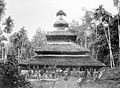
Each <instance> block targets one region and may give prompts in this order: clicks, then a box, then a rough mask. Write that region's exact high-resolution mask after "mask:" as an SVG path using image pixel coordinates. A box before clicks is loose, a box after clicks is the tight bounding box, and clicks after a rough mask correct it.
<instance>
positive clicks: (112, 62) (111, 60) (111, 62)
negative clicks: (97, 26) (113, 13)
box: [104, 26, 115, 68]
mask: <svg viewBox="0 0 120 88" xmlns="http://www.w3.org/2000/svg"><path fill="white" fill-rule="evenodd" d="M104 32H105V37H106V39H107V43H108V47H109V51H110V64H111V68H112V67H114V66H115V64H114V58H113V54H112V50H111V39H110V31H109V26H108V37H109V39H108V37H107V33H106V30H105V27H104Z"/></svg>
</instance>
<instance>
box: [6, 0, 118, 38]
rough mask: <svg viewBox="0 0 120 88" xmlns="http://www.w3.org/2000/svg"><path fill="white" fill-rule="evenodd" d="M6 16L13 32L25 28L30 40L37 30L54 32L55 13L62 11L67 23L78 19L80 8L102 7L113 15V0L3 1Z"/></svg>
mask: <svg viewBox="0 0 120 88" xmlns="http://www.w3.org/2000/svg"><path fill="white" fill-rule="evenodd" d="M5 1H6V15H7V16H11V17H12V18H13V19H14V22H15V28H14V30H18V29H20V28H21V27H23V26H25V28H26V29H27V31H28V36H29V38H30V39H31V38H32V36H33V35H34V33H35V31H36V29H37V28H39V27H40V28H41V29H42V30H44V31H52V30H54V27H53V23H54V22H55V21H56V20H57V18H56V12H58V11H59V10H63V11H64V12H66V14H67V17H66V18H67V21H68V22H69V21H72V20H73V19H79V18H80V17H81V16H82V15H83V11H82V10H81V8H82V7H85V8H87V9H88V10H89V9H92V8H97V7H98V6H99V5H101V4H102V5H104V7H105V8H106V10H108V11H109V12H111V13H113V14H115V12H116V8H115V7H113V0H5Z"/></svg>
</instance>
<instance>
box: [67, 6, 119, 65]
mask: <svg viewBox="0 0 120 88" xmlns="http://www.w3.org/2000/svg"><path fill="white" fill-rule="evenodd" d="M119 18H120V17H119V16H112V15H111V14H110V13H109V12H107V11H106V10H105V9H104V8H103V7H102V5H101V6H100V7H99V8H97V9H95V11H86V12H85V16H83V18H82V24H78V23H77V22H75V21H73V22H72V23H71V26H70V28H69V31H71V32H74V33H76V34H77V35H78V38H77V42H78V44H81V42H83V44H82V45H83V46H85V42H87V46H88V47H87V48H89V49H90V50H91V54H92V56H93V58H95V59H97V60H99V61H101V62H102V63H105V64H106V65H107V66H110V65H111V58H112V57H113V59H114V61H113V63H114V64H115V65H118V51H119V50H118V49H119V46H118V45H119V40H118V21H119ZM106 25H107V26H106ZM85 37H87V41H85ZM110 52H111V53H110Z"/></svg>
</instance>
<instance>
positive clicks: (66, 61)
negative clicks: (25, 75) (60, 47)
mask: <svg viewBox="0 0 120 88" xmlns="http://www.w3.org/2000/svg"><path fill="white" fill-rule="evenodd" d="M27 64H31V65H57V66H97V67H102V66H105V65H104V64H102V63H100V62H99V61H96V60H94V59H92V58H91V57H90V56H87V55H85V56H79V57H78V56H77V57H76V56H75V55H74V56H73V57H72V56H71V57H64V56H63V57H56V56H52V55H51V56H48V57H44V56H36V57H34V58H31V59H30V60H28V61H25V62H22V63H21V64H20V65H27Z"/></svg>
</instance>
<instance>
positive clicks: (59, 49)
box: [35, 42, 89, 54]
mask: <svg viewBox="0 0 120 88" xmlns="http://www.w3.org/2000/svg"><path fill="white" fill-rule="evenodd" d="M35 52H36V53H37V54H44V53H45V54H52V53H53V54H62V53H66V54H67V53H70V54H75V53H76V54H80V53H88V52H89V50H88V49H86V48H84V47H82V46H79V45H77V44H75V43H72V42H48V43H47V44H46V45H44V46H42V47H39V48H36V49H35ZM77 52H78V53H77Z"/></svg>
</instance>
